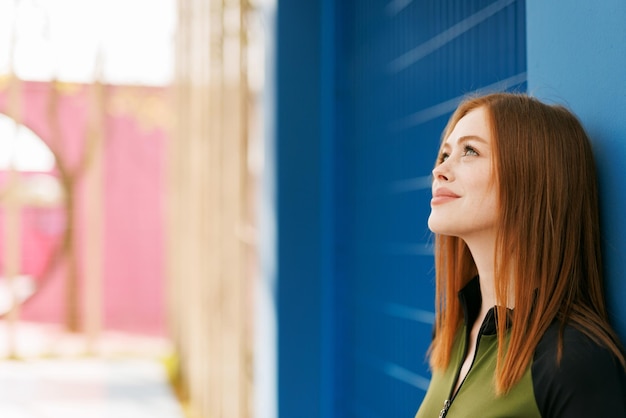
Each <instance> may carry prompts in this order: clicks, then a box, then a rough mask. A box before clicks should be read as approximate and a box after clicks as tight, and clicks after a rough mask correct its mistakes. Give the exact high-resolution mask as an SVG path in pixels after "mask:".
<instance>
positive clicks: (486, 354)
mask: <svg viewBox="0 0 626 418" xmlns="http://www.w3.org/2000/svg"><path fill="white" fill-rule="evenodd" d="M466 332H467V329H466V327H465V326H463V328H462V329H461V330H460V331H459V333H458V334H457V336H456V340H455V342H454V346H453V349H452V353H451V354H452V356H451V358H450V365H449V367H448V368H447V369H446V370H445V371H435V372H434V373H433V376H432V380H431V382H430V387H429V388H428V392H427V393H426V397H425V398H424V401H423V403H422V406H421V407H420V409H419V411H418V412H417V415H415V418H436V417H439V416H440V413H441V412H442V409H443V408H444V402H445V401H446V400H449V399H450V396H451V395H450V393H451V391H452V388H453V387H454V386H455V383H456V380H457V375H458V373H459V370H460V369H461V365H462V364H463V361H464V359H465V351H466V350H465V349H466V347H465V346H466V342H465V338H464V337H465V335H466ZM497 351H498V337H497V335H496V334H492V335H480V336H479V342H478V349H477V351H476V356H475V358H474V362H473V363H472V367H471V369H470V371H469V373H468V374H467V377H466V378H465V380H464V381H463V383H462V384H461V387H460V388H459V390H458V392H457V394H456V396H454V398H453V399H452V402H450V407H449V409H448V411H447V414H444V415H441V416H445V417H447V418H456V417H468V418H478V417H480V418H491V417H493V418H496V417H497V418H503V417H516V418H526V417H528V418H531V417H532V418H535V417H537V418H541V414H540V412H539V409H538V408H537V403H536V402H535V396H534V393H533V384H532V379H531V373H530V368H528V369H527V370H526V373H525V374H524V377H523V378H522V379H521V380H520V381H519V382H518V383H517V384H516V385H515V386H514V387H513V388H512V389H511V390H510V391H509V393H507V394H506V395H504V396H500V397H498V396H496V393H495V386H494V376H495V369H496V356H497Z"/></svg>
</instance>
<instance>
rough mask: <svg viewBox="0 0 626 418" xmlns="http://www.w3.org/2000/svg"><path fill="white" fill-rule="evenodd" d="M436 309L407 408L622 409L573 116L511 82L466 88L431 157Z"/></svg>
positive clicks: (587, 165)
mask: <svg viewBox="0 0 626 418" xmlns="http://www.w3.org/2000/svg"><path fill="white" fill-rule="evenodd" d="M432 190H433V198H432V200H431V214H430V217H429V219H428V225H429V228H430V229H431V230H432V231H433V232H434V233H435V234H436V238H435V239H436V257H435V265H436V272H437V274H436V275H437V278H436V303H435V305H436V321H435V334H434V339H433V342H432V345H431V349H430V353H429V355H430V365H431V369H432V371H433V376H432V380H431V383H430V387H429V389H428V392H427V394H426V397H425V398H424V401H423V403H422V405H421V407H420V409H419V411H418V412H417V415H416V418H424V417H428V418H431V417H436V416H440V417H449V418H456V417H471V418H487V417H544V418H546V417H584V418H591V417H604V416H610V417H612V418H616V417H626V377H625V376H626V374H625V369H626V360H625V358H624V353H623V351H622V348H621V345H620V343H619V341H618V337H617V336H616V334H615V332H614V331H613V330H612V329H611V327H610V325H609V323H608V320H607V312H606V308H605V302H604V296H603V290H602V275H601V266H600V262H601V258H600V237H599V221H598V202H597V197H598V196H597V194H598V193H597V186H596V174H595V166H594V160H593V155H592V150H591V146H590V143H589V139H588V138H587V135H586V134H585V132H584V130H583V128H582V126H581V125H580V123H579V122H578V120H577V119H576V117H575V116H574V115H572V114H571V113H570V112H569V111H567V110H566V109H565V108H563V107H561V106H550V105H546V104H543V103H541V102H540V101H538V100H536V99H534V98H531V97H529V96H526V95H522V94H511V93H497V94H491V95H487V96H483V97H475V98H469V99H468V100H466V101H464V102H463V103H461V105H460V106H459V107H458V109H457V110H456V112H455V113H454V114H453V115H452V117H451V119H450V121H449V122H448V125H447V127H446V129H445V131H444V133H443V139H442V144H441V150H440V155H439V158H438V161H437V163H436V166H435V168H434V170H433V184H432Z"/></svg>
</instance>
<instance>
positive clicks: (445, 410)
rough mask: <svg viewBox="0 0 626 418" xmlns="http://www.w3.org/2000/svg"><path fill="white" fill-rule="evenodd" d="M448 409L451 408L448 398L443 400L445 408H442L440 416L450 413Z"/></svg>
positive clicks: (442, 417) (441, 417)
mask: <svg viewBox="0 0 626 418" xmlns="http://www.w3.org/2000/svg"><path fill="white" fill-rule="evenodd" d="M448 409H450V401H449V400H447V399H446V400H445V401H443V408H441V412H440V413H439V418H445V416H446V414H447V413H448Z"/></svg>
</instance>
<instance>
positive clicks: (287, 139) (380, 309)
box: [258, 0, 526, 418]
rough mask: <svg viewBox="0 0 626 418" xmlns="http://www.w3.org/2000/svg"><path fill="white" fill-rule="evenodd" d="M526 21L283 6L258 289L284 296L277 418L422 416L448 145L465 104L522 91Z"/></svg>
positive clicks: (486, 13)
mask: <svg viewBox="0 0 626 418" xmlns="http://www.w3.org/2000/svg"><path fill="white" fill-rule="evenodd" d="M524 10H525V9H524V3H523V1H519V0H518V1H515V0H496V1H494V0H491V1H487V0H483V1H478V0H471V1H464V0H420V1H417V0H414V1H411V0H388V1H386V0H308V1H304V2H302V1H291V2H289V1H287V0H285V1H279V2H278V3H277V12H276V33H275V37H274V42H273V44H272V45H275V47H276V55H275V57H276V60H275V72H274V70H273V69H272V71H271V72H270V75H271V80H270V83H269V84H268V85H269V86H271V87H273V88H274V94H275V95H274V96H272V97H270V100H269V101H268V103H270V104H272V106H271V108H270V110H269V113H268V116H269V119H268V120H267V123H268V132H269V134H270V137H271V138H268V142H267V144H268V148H267V151H268V157H267V158H268V161H272V162H274V163H275V165H274V166H273V167H271V168H270V167H268V174H271V176H270V177H269V178H268V179H267V181H266V184H265V186H264V190H265V192H266V193H268V194H270V195H269V196H265V198H264V202H265V206H266V207H267V210H268V211H266V212H264V218H263V220H264V221H263V222H264V231H266V232H265V234H266V235H265V236H264V237H263V243H264V244H265V245H267V246H268V247H265V248H263V259H264V266H265V267H264V280H263V289H262V290H263V293H264V295H266V297H267V299H269V300H271V299H272V298H275V313H276V316H277V322H276V326H277V328H276V329H277V340H276V351H277V353H276V354H277V357H276V358H277V376H276V379H277V385H278V390H277V395H278V399H277V402H276V409H277V414H278V416H279V417H286V418H291V417H299V418H307V417H320V418H333V417H342V418H343V417H364V418H367V417H389V416H394V417H395V416H398V417H400V416H403V417H408V416H412V414H413V413H414V412H415V410H416V408H417V406H418V405H419V403H420V401H421V398H422V397H423V395H424V391H425V389H426V387H427V385H428V379H429V372H428V367H427V363H426V358H425V354H426V350H427V348H428V345H429V343H430V338H431V330H432V321H433V280H432V279H433V271H432V264H433V263H432V261H433V260H432V248H431V237H430V233H429V232H428V230H427V227H426V219H427V216H428V213H429V204H428V202H429V200H430V191H429V184H430V169H431V167H432V165H433V160H434V158H435V154H436V150H437V146H438V142H439V135H440V132H441V130H442V128H443V126H444V124H445V121H446V119H447V117H448V115H449V114H450V112H451V111H452V110H453V109H454V107H455V106H456V104H457V103H458V101H459V100H460V98H461V96H462V95H463V94H465V93H468V92H471V91H474V90H476V89H481V88H485V89H491V90H504V89H519V90H524V89H525V77H526V74H525V66H526V61H525V57H526V51H525V34H524V28H525V24H524V22H525V16H524ZM267 183H269V184H267ZM265 206H264V207H265ZM269 212H271V213H269ZM272 215H274V216H273V217H272ZM274 225H275V235H274V229H273V227H274ZM274 237H275V240H274ZM274 286H275V287H274ZM274 291H275V293H274ZM268 316H271V314H270V315H268ZM270 328H271V326H270ZM258 332H264V329H260V330H258ZM266 344H267V347H270V345H271V344H269V343H266ZM267 349H271V347H270V348H267ZM265 373H267V370H266V371H265ZM271 380H272V379H271V378H268V379H266V380H265V381H271ZM271 392H272V391H271V390H269V391H268V390H266V391H264V392H263V393H271Z"/></svg>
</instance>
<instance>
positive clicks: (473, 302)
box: [458, 276, 513, 335]
mask: <svg viewBox="0 0 626 418" xmlns="http://www.w3.org/2000/svg"><path fill="white" fill-rule="evenodd" d="M458 297H459V301H460V302H461V307H462V308H463V318H464V320H465V325H466V326H467V328H468V331H469V328H471V326H472V325H473V324H474V322H476V318H477V316H478V313H479V312H480V307H481V304H482V296H481V294H480V280H479V279H478V276H476V277H474V278H473V279H472V280H470V281H469V282H468V283H467V284H466V285H465V287H463V289H461V290H460V291H459V293H458ZM512 314H513V311H512V310H511V309H507V318H508V321H507V328H508V327H509V326H510V325H511V317H512ZM496 318H497V315H496V310H495V307H492V308H491V309H489V312H487V316H486V317H485V319H484V321H483V323H482V325H481V327H480V333H481V334H482V335H495V334H496V331H497V326H496V324H497V320H496Z"/></svg>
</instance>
